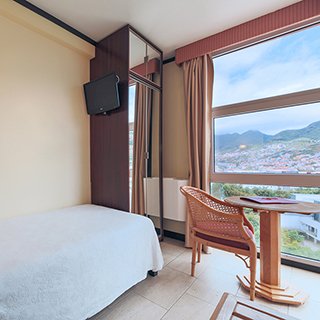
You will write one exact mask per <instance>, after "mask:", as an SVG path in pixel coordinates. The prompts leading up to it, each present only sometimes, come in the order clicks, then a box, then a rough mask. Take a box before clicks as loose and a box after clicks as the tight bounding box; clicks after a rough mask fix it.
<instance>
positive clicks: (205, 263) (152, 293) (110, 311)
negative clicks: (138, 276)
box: [90, 239, 320, 320]
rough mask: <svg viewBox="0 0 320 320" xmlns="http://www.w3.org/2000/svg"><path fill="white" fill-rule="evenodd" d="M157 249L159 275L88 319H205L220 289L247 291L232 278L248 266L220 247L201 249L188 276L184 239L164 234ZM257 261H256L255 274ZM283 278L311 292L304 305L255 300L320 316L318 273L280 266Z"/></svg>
mask: <svg viewBox="0 0 320 320" xmlns="http://www.w3.org/2000/svg"><path fill="white" fill-rule="evenodd" d="M161 248H162V252H163V256H164V259H165V262H166V263H167V266H166V267H165V268H164V269H163V270H162V271H160V272H159V274H158V276H157V277H154V278H153V277H150V276H148V278H147V279H146V280H144V281H142V282H140V283H139V284H137V285H136V286H134V287H133V288H131V289H129V290H128V291H127V292H125V293H124V294H123V295H122V296H120V297H119V298H118V299H117V300H115V301H114V302H113V303H112V304H111V305H109V306H108V307H107V308H105V309H104V310H103V311H101V312H100V313H98V314H97V315H95V316H94V317H93V318H91V319H90V320H113V319H120V320H121V319H130V320H135V319H139V320H140V319H141V320H144V319H152V320H157V319H165V320H170V319H172V320H176V319H177V320H179V319H186V320H187V319H195V320H197V319H209V318H210V315H211V314H212V312H213V310H214V308H215V306H216V305H217V303H218V302H219V300H220V298H221V296H222V294H223V292H230V293H232V294H237V295H238V296H239V297H242V298H246V299H249V293H248V292H247V291H245V290H243V289H242V288H240V286H239V283H238V281H237V279H236V274H249V270H248V269H246V268H245V266H244V264H243V262H242V261H241V260H240V259H238V258H236V257H235V256H234V255H233V254H230V253H227V252H224V251H221V250H213V252H212V254H202V261H201V263H200V264H197V266H196V277H191V276H190V264H191V250H190V249H186V248H184V245H183V242H181V241H177V240H168V239H165V241H164V242H162V243H161ZM259 263H260V261H259V260H258V265H257V279H259ZM281 279H282V282H285V283H289V284H290V285H293V286H295V287H297V288H300V289H301V290H304V291H305V292H307V293H309V294H310V298H309V299H308V300H307V301H306V303H305V304H304V305H302V306H298V307H295V306H288V305H283V304H276V303H272V302H270V301H268V300H265V299H262V298H259V297H257V298H256V299H255V302H254V303H256V304H260V305H263V306H266V307H268V308H271V309H275V310H277V311H280V312H283V313H289V314H290V315H291V316H294V317H296V318H298V319H301V320H316V319H318V318H319V319H320V316H319V317H318V318H317V316H318V314H319V310H320V275H319V274H316V273H312V272H308V271H304V270H300V269H296V268H292V267H288V266H281Z"/></svg>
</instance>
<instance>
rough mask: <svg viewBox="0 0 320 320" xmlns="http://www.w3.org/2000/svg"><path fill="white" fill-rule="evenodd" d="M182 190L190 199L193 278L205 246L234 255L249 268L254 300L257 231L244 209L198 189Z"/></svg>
mask: <svg viewBox="0 0 320 320" xmlns="http://www.w3.org/2000/svg"><path fill="white" fill-rule="evenodd" d="M180 191H181V192H182V194H183V195H184V196H185V197H186V198H187V203H188V208H189V215H190V223H191V227H190V228H191V239H192V261H191V275H192V276H194V273H195V265H196V254H197V251H198V259H197V262H200V256H201V250H202V245H206V246H209V247H213V248H216V249H220V250H224V251H229V252H232V253H235V255H236V256H237V257H239V258H241V259H242V260H243V261H244V262H245V264H246V267H247V268H249V269H250V299H251V300H254V297H255V280H256V264H257V249H256V245H255V242H254V229H253V227H252V225H251V223H250V222H249V221H248V220H247V218H246V216H245V215H244V213H243V209H242V208H239V207H236V206H232V205H230V204H227V203H226V202H224V201H221V200H219V199H217V198H214V197H212V196H211V195H209V194H208V193H206V192H204V191H202V190H200V189H197V188H193V187H189V186H186V187H181V188H180ZM242 256H245V258H243V257H242ZM247 259H249V264H248V263H247Z"/></svg>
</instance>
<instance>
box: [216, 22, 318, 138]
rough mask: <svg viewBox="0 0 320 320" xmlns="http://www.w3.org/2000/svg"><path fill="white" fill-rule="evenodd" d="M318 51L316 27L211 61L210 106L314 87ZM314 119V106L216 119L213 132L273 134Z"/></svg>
mask: <svg viewBox="0 0 320 320" xmlns="http://www.w3.org/2000/svg"><path fill="white" fill-rule="evenodd" d="M319 48H320V26H317V27H312V28H308V29H305V30H303V31H299V32H295V33H292V34H290V35H287V36H283V37H280V38H277V39H274V40H270V41H267V42H264V43H262V44H258V45H254V46H251V47H249V48H246V49H242V50H239V51H236V52H233V53H230V54H226V55H224V56H221V57H218V58H215V59H214V60H213V62H214V89H213V92H214V93H213V95H214V99H213V106H214V107H215V106H216V107H218V106H221V105H226V104H231V103H236V102H243V101H249V100H254V99H260V98H266V97H271V96H276V95H280V94H286V93H291V92H295V91H302V90H307V89H314V88H319V87H320V54H319ZM288 111H290V112H288ZM284 120H285V121H284ZM319 120H320V103H316V104H313V105H306V106H300V107H292V108H287V109H278V110H271V111H264V112H256V113H252V114H246V115H238V116H232V117H226V118H220V119H217V120H216V123H215V126H216V130H217V131H216V133H217V134H224V133H234V132H237V133H243V132H245V131H247V130H260V131H261V132H264V133H266V134H275V133H278V132H280V131H282V130H285V129H300V128H303V127H305V126H307V125H308V124H310V123H312V122H314V121H319Z"/></svg>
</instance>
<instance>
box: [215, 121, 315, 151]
mask: <svg viewBox="0 0 320 320" xmlns="http://www.w3.org/2000/svg"><path fill="white" fill-rule="evenodd" d="M298 138H308V139H313V140H320V121H317V122H313V123H311V124H309V125H308V126H307V127H305V128H302V129H297V130H284V131H281V132H279V133H277V134H275V135H267V134H264V133H262V132H260V131H258V130H249V131H246V132H244V133H242V134H239V133H232V134H222V135H216V140H215V146H216V148H217V149H218V150H226V149H233V148H239V146H240V145H246V146H254V145H259V144H263V143H267V142H272V141H274V142H276V141H289V140H294V139H298Z"/></svg>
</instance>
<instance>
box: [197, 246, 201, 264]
mask: <svg viewBox="0 0 320 320" xmlns="http://www.w3.org/2000/svg"><path fill="white" fill-rule="evenodd" d="M201 251H202V243H198V259H197V262H198V263H200V260H201Z"/></svg>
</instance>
